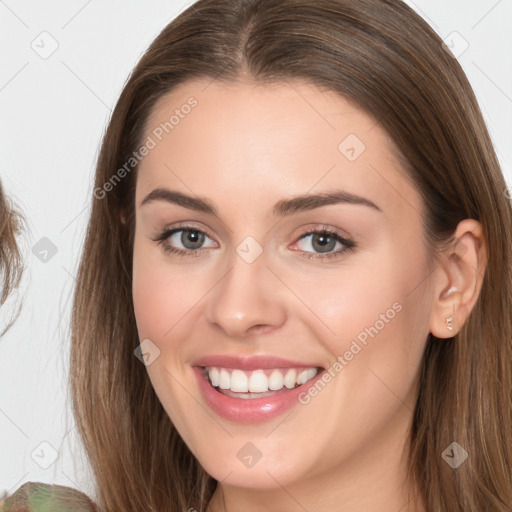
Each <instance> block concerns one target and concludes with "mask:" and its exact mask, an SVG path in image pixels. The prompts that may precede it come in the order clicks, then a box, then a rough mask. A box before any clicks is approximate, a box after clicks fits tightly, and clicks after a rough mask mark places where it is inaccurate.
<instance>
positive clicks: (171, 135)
mask: <svg viewBox="0 0 512 512" xmlns="http://www.w3.org/2000/svg"><path fill="white" fill-rule="evenodd" d="M172 116H173V117H172ZM144 144H145V145H146V147H147V148H148V150H147V151H144V152H145V153H147V155H146V156H145V157H144V158H143V160H142V161H141V164H140V166H139V170H138V176H137V185H136V228H135V243H134V263H133V299H134V306H135V315H136V320H137V326H138V332H139V336H140V340H141V342H143V352H145V353H146V354H147V356H146V357H147V361H146V362H147V371H148V373H149V377H150V379H151V382H152V384H153V386H154V389H155V392H156V393H157V395H158V397H159V399H160V401H161V402H162V405H163V407H164V408H165V410H166V411H167V413H168V414H169V416H170V418H171V420H172V422H173V423H174V424H175V426H176V428H177V429H178V431H179V433H180V434H181V436H182V438H183V439H184V441H185V442H186V443H187V445H188V446H189V448H190V449H191V451H192V452H193V453H194V455H195V456H196V457H197V458H198V460H199V462H200V463H201V465H202V466H203V467H204V468H205V470H206V471H207V472H208V473H209V474H210V475H212V476H213V477H214V478H215V479H217V480H220V481H225V483H228V484H231V485H234V486H243V487H246V488H247V487H252V488H277V487H279V486H284V487H287V486H289V487H287V488H292V486H293V485H294V484H297V483H298V482H302V483H303V484H304V485H306V484H305V482H306V480H308V481H309V482H310V483H311V482H313V481H314V480H315V479H317V484H318V482H322V483H321V485H327V486H328V485H329V482H330V479H335V480H336V481H337V482H339V481H340V480H339V478H340V476H341V475H342V474H343V472H346V476H347V475H350V478H352V477H353V478H356V475H357V474H358V471H363V468H365V469H364V470H365V471H368V467H370V466H372V464H373V465H374V467H375V471H377V472H381V473H382V474H387V473H388V472H390V471H391V472H392V471H393V470H394V468H398V466H399V464H400V462H399V460H400V456H401V454H402V452H401V450H402V449H403V445H404V443H405V437H406V433H407V428H408V426H409V422H410V420H411V416H412V411H413V409H414V405H415V398H416V394H417V375H418V370H419V365H420V360H421V357H422V353H423V350H424V346H425V342H426V337H427V335H428V332H429V318H430V315H431V311H432V288H431V282H430V279H429V268H428V264H427V252H426V250H425V247H424V245H423V238H422V222H421V212H422V208H423V206H422V202H421V200H420V196H419V194H418V193H417V191H416V190H415V189H414V188H413V187H412V186H411V184H410V182H409V181H408V180H407V178H406V176H405V172H404V170H403V168H402V167H401V166H400V165H399V163H398V161H397V159H396V158H395V156H394V153H393V150H392V147H391V143H390V141H389V139H388V138H387V136H386V134H385V133H384V132H383V131H382V130H381V128H380V126H379V124H378V122H376V121H375V120H374V119H372V118H370V117H369V116H367V115H365V114H364V113H363V112H361V111H360V110H358V109H357V108H356V107H354V106H353V105H352V104H350V103H348V102H347V101H345V100H344V99H342V98H341V97H340V96H338V95H336V94H335V93H333V92H322V91H321V90H319V89H317V88H316V87H314V86H312V85H307V84H299V83H294V84H293V85H290V84H282V85H273V86H269V85H265V86H255V85H250V84H248V83H245V82H244V83H242V82H240V83H236V84H221V83H218V82H211V83H208V82H206V81H197V82H188V83H186V84H183V85H182V86H180V87H179V88H178V89H175V90H174V91H173V92H172V93H171V94H169V95H168V96H166V97H164V98H162V99H161V100H160V101H159V102H158V103H157V105H156V107H155V109H154V111H153V115H152V117H151V119H150V120H149V122H148V124H147V129H146V134H145V136H144ZM176 251H179V252H176ZM205 367H206V370H205V369H204V368H205ZM318 368H321V369H323V370H318V371H317V373H316V374H315V369H318ZM208 371H210V376H211V381H210V378H208V377H206V376H205V373H206V372H208ZM297 379H298V383H299V384H300V386H298V387H295V386H296V384H297ZM306 379H309V380H307V381H306V382H305V383H304V380H306ZM301 383H302V384H301ZM214 385H215V387H214ZM249 386H250V388H249ZM221 388H224V389H221ZM243 390H246V391H248V392H249V391H251V390H252V391H251V392H250V393H244V391H243ZM265 390H267V391H266V392H265ZM376 474H377V473H376ZM345 481H346V482H348V481H350V479H349V480H345ZM347 485H348V484H347Z"/></svg>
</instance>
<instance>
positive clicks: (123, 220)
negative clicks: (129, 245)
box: [119, 209, 126, 224]
mask: <svg viewBox="0 0 512 512" xmlns="http://www.w3.org/2000/svg"><path fill="white" fill-rule="evenodd" d="M119 220H120V221H121V224H126V215H125V212H124V209H121V210H119Z"/></svg>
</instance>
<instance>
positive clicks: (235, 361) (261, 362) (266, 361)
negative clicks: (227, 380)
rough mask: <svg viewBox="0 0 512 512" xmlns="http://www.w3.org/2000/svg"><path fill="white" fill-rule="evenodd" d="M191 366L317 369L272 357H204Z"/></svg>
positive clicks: (316, 365)
mask: <svg viewBox="0 0 512 512" xmlns="http://www.w3.org/2000/svg"><path fill="white" fill-rule="evenodd" d="M191 365H192V366H218V367H222V368H239V369H240V370H265V369H269V368H319V367H320V366H321V365H319V364H316V363H300V362H297V361H290V360H288V359H282V358H280V357H272V356H246V357H241V356H223V355H215V356H206V357H202V358H200V359H198V360H196V361H193V362H192V363H191Z"/></svg>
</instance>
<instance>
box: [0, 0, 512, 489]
mask: <svg viewBox="0 0 512 512" xmlns="http://www.w3.org/2000/svg"><path fill="white" fill-rule="evenodd" d="M191 3H192V2H190V1H189V2H182V1H181V0H180V1H175V0H173V1H171V0H168V1H163V0H146V1H144V2H135V1H134V0H131V1H121V0H109V1H103V2H100V1H98V0H70V1H68V2H57V1H56V0H52V1H46V2H44V3H42V2H36V1H31V2H19V1H16V0H0V47H1V53H0V59H1V60H0V62H1V66H0V112H1V116H0V177H1V178H2V180H3V183H4V187H5V189H6V191H7V192H8V193H9V194H10V195H11V196H12V197H13V198H14V199H15V200H16V202H17V203H18V204H19V206H20V207H21V209H22V210H23V212H24V214H25V216H26V218H27V220H28V232H27V233H26V235H25V240H24V255H25V261H26V266H27V272H26V274H25V277H24V279H23V284H22V287H21V289H20V292H19V293H18V295H15V296H13V297H12V298H11V300H10V302H9V304H8V305H7V306H6V307H5V308H3V311H2V312H0V319H1V318H3V320H0V328H1V327H2V325H3V323H2V322H5V317H6V313H8V312H9V310H11V309H12V308H14V307H16V305H17V304H19V303H20V301H23V309H22V312H21V315H20V317H19V318H18V321H17V323H16V324H15V325H14V327H13V328H12V329H11V330H10V331H9V332H8V333H7V334H6V335H5V336H4V337H2V338H0V390H1V394H0V492H1V491H2V490H6V491H9V492H11V491H12V490H13V489H16V488H17V487H19V486H20V485H21V484H22V483H24V482H27V481H41V482H48V483H59V484H61V485H68V486H71V487H76V488H78V489H81V490H83V491H85V492H90V490H91V481H90V477H89V475H88V466H87V464H86V462H85V461H84V457H83V452H82V450H81V448H80V445H79V440H78V438H77V433H76V428H75V425H74V422H73V418H72V416H71V414H70V407H69V405H70V401H69V396H68V391H67V376H68V368H67V358H68V354H69V332H68V325H69V312H70V301H71V293H72V289H73V286H74V284H75V278H74V276H75V275H76V270H77V265H78V260H79V255H80V248H81V243H82V240H83V237H84V232H85V226H86V221H87V218H88V213H89V210H88V204H89V198H90V195H91V192H92V176H93V171H94V163H95V159H96V156H97V151H98V148H99V143H100V139H101V136H102V133H103V130H104V128H105V126H106V123H107V120H108V118H109V116H110V113H111V109H112V108H113V106H114V104H115V102H116V100H117V97H118V95H119V93H120V91H121V89H122V86H123V83H124V81H125V80H126V78H127V76H128V74H129V72H130V71H131V69H132V68H133V66H134V65H135V64H136V62H137V61H138V59H139V57H140V56H141V55H142V53H143V52H144V50H145V49H146V47H147V46H148V45H149V44H150V42H151V41H152V40H153V39H154V37H155V36H156V35H157V34H158V33H159V32H160V30H161V29H162V28H163V27H164V26H165V25H166V24H167V23H168V22H169V21H170V20H171V19H172V18H174V17H175V16H176V15H177V14H178V13H179V12H181V11H182V10H183V9H184V8H185V7H187V6H188V5H190V4H191ZM407 3H408V4H409V5H411V7H413V8H414V9H415V10H416V11H417V12H419V13H420V14H421V15H422V16H423V17H424V18H425V19H426V20H427V21H428V22H429V23H430V25H431V26H432V27H433V28H434V29H435V30H436V31H437V32H438V34H440V35H441V37H442V38H443V39H444V38H447V41H448V44H450V45H451V46H452V47H453V48H454V52H455V53H457V54H458V59H459V61H460V62H461V64H462V66H463V68H464V69H465V71H466V73H467V75H468V78H469V80H470V82H471V84H472V85H473V87H474V89H475V92H476V95H477V97H478V99H479V102H480V105H481V108H482V110H483V113H484V116H485V118H486V120H487V123H488V127H489V130H490V132H491V136H492V138H493V141H494V144H495V147H496V151H497V153H498V157H499V159H500V162H501V164H502V167H503V171H504V173H505V177H506V178H507V181H508V183H509V185H510V184H512V144H511V142H512V140H511V135H512V62H511V60H512V58H511V55H512V32H511V30H510V25H511V21H512V0H499V1H498V0H471V1H464V2H463V1H451V0H448V1H447V0H428V1H427V0H414V2H413V1H411V0H408V1H407ZM454 32H456V33H455V34H454ZM466 46H467V48H466ZM52 51H53V53H51V52H52ZM50 53H51V55H50ZM459 54H460V55H459ZM509 188H510V187H509ZM43 237H46V238H47V239H49V240H50V241H51V244H52V245H51V247H53V252H54V253H55V254H53V253H52V251H51V250H50V252H49V253H48V255H47V257H46V261H42V260H41V259H40V258H39V257H37V256H36V255H35V254H34V253H33V251H32V249H33V247H34V246H36V248H37V247H39V246H37V245H36V244H37V243H39V244H41V243H46V244H48V242H47V241H46V242H40V240H41V239H42V238H43ZM35 252H36V253H37V251H35ZM43 259H44V258H43ZM113 300H115V296H113ZM5 310H8V311H5Z"/></svg>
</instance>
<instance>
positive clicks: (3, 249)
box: [0, 181, 25, 336]
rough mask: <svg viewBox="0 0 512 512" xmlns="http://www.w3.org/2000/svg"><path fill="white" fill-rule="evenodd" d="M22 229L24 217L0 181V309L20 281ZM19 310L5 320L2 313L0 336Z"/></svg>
mask: <svg viewBox="0 0 512 512" xmlns="http://www.w3.org/2000/svg"><path fill="white" fill-rule="evenodd" d="M24 227H25V221H24V217H23V216H22V214H21V213H20V211H19V210H18V209H17V208H16V206H15V205H14V204H13V202H12V201H11V199H10V198H9V197H7V195H6V194H5V193H4V190H3V186H2V182H1V181H0V307H2V306H3V305H4V304H5V302H6V300H7V297H8V296H9V295H10V294H11V292H12V291H13V290H15V289H16V288H17V287H18V286H19V284H20V281H21V277H22V274H23V269H24V264H23V260H22V257H21V252H20V246H19V236H20V234H21V232H22V231H23V229H24ZM20 308H21V306H20ZM20 308H18V309H17V311H15V314H14V315H11V314H9V315H8V316H9V318H5V317H4V313H3V312H2V323H4V322H5V323H6V325H4V326H3V327H2V328H1V330H0V336H1V335H3V334H5V332H6V331H7V329H8V328H9V327H10V326H11V325H12V324H13V322H14V320H15V319H16V317H17V315H18V314H19V312H20V310H21V309H20Z"/></svg>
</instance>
